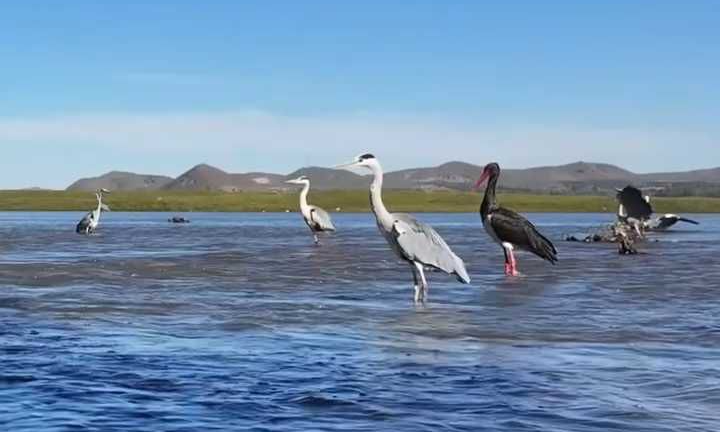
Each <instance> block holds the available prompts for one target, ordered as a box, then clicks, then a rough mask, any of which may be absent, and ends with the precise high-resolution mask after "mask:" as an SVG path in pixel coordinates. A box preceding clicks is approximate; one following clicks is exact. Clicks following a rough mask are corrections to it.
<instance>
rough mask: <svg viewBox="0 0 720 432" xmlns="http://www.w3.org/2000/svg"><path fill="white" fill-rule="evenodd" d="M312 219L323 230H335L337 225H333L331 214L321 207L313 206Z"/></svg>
mask: <svg viewBox="0 0 720 432" xmlns="http://www.w3.org/2000/svg"><path fill="white" fill-rule="evenodd" d="M310 219H311V221H312V222H313V223H314V224H315V225H317V227H319V228H320V229H321V230H322V231H335V225H333V223H332V219H330V215H329V214H328V212H326V211H325V210H323V209H321V208H320V207H317V206H312V207H311V208H310Z"/></svg>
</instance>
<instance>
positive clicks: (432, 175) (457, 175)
mask: <svg viewBox="0 0 720 432" xmlns="http://www.w3.org/2000/svg"><path fill="white" fill-rule="evenodd" d="M481 172H482V167H481V166H478V165H473V164H469V163H465V162H448V163H445V164H442V165H439V166H437V167H432V168H414V169H405V170H401V171H394V172H389V173H387V175H386V176H385V182H386V187H387V188H389V189H460V190H464V189H470V188H471V187H472V185H473V184H474V182H475V181H476V180H477V179H478V177H480V174H481Z"/></svg>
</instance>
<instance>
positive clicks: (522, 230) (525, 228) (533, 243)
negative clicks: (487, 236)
mask: <svg viewBox="0 0 720 432" xmlns="http://www.w3.org/2000/svg"><path fill="white" fill-rule="evenodd" d="M490 223H491V224H492V228H493V230H494V231H495V233H496V234H497V236H498V237H499V238H500V240H501V241H504V242H508V243H512V244H513V245H515V246H517V247H519V248H521V249H525V250H527V251H530V252H532V253H534V254H535V255H537V256H539V257H540V258H542V259H545V260H548V261H550V262H551V263H553V264H555V263H556V262H557V260H558V259H557V249H555V245H553V244H552V242H551V241H550V240H549V239H548V238H547V237H545V236H544V235H542V234H540V231H538V229H537V228H535V225H533V224H532V223H531V222H530V221H529V220H527V219H526V218H525V217H524V216H522V215H521V214H519V213H516V212H514V211H512V210H509V209H506V208H502V207H499V208H497V209H496V210H495V211H494V212H493V213H492V218H491V219H490Z"/></svg>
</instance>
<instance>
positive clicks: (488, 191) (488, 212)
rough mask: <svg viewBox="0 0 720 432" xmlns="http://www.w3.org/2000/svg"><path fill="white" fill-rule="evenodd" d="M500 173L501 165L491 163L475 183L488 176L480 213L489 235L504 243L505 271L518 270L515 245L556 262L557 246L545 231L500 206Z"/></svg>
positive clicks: (478, 184)
mask: <svg viewBox="0 0 720 432" xmlns="http://www.w3.org/2000/svg"><path fill="white" fill-rule="evenodd" d="M499 177H500V165H498V164H497V163H491V164H488V165H487V166H486V167H485V169H484V170H483V173H482V176H481V177H480V179H479V180H478V182H477V184H476V187H479V186H480V185H481V184H482V183H483V182H484V181H485V180H488V185H487V188H485V197H484V199H483V202H482V205H481V206H480V216H481V218H482V222H483V226H484V227H485V230H486V231H487V232H488V234H489V235H490V237H492V238H493V240H495V241H496V242H497V243H499V244H500V245H502V247H503V249H504V251H505V273H506V274H509V275H515V274H517V269H516V263H515V256H514V254H513V250H514V248H519V249H523V250H526V251H529V252H532V253H533V254H535V255H537V256H539V257H540V258H542V259H544V260H547V261H549V262H550V263H552V264H555V263H556V262H557V260H558V259H557V249H555V246H554V245H553V244H552V242H551V241H550V240H549V239H548V238H547V237H545V236H544V235H542V234H541V233H540V231H538V229H537V228H535V225H533V224H532V223H531V222H530V221H528V220H527V219H526V218H525V217H523V216H522V215H520V214H518V213H516V212H514V211H512V210H509V209H506V208H503V207H500V206H499V205H498V203H497V200H496V197H495V189H496V187H497V181H498V178H499Z"/></svg>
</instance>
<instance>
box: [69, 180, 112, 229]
mask: <svg viewBox="0 0 720 432" xmlns="http://www.w3.org/2000/svg"><path fill="white" fill-rule="evenodd" d="M109 193H110V191H109V190H107V189H104V188H103V189H98V190H97V192H95V197H96V198H97V208H96V209H95V210H92V211H90V212H89V213H88V214H86V215H85V217H84V218H82V220H80V222H78V224H77V226H76V227H75V232H76V233H78V234H92V233H94V232H95V230H96V229H97V227H98V224H99V223H100V215H101V214H102V212H104V211H110V207H108V206H107V205H105V204H103V202H102V200H103V194H109Z"/></svg>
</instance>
